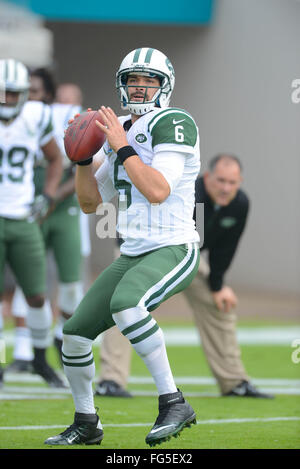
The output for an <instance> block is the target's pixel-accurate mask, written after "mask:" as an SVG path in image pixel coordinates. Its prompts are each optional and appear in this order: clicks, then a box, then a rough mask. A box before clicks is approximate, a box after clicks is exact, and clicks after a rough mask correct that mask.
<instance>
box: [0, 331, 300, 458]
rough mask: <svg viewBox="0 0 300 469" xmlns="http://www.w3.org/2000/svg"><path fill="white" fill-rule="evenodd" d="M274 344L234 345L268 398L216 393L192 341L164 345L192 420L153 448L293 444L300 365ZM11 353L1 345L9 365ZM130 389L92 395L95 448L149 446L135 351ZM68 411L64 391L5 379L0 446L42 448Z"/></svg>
mask: <svg viewBox="0 0 300 469" xmlns="http://www.w3.org/2000/svg"><path fill="white" fill-rule="evenodd" d="M169 326H170V324H167V323H166V324H164V325H163V327H166V328H168V327H169ZM241 326H242V327H244V328H245V330H244V332H245V331H246V330H248V329H249V330H252V332H253V330H254V329H255V330H258V329H259V327H260V325H259V324H258V323H255V324H251V323H249V322H247V324H246V323H245V324H244V325H243V324H242V325H241ZM269 326H270V324H266V323H264V324H263V325H262V327H264V328H266V329H264V330H262V331H263V333H265V331H267V330H268V327H269ZM294 326H295V328H296V329H297V331H299V325H293V324H291V323H287V324H279V325H277V326H276V327H277V329H278V331H279V332H280V331H281V333H282V335H284V333H285V332H286V331H287V329H286V328H287V327H288V328H291V327H292V328H293V327H294ZM179 327H180V324H177V328H179ZM184 327H186V325H184ZM272 327H273V325H272ZM274 327H275V326H274ZM171 329H174V327H172V328H171ZM181 331H182V329H181ZM273 332H274V329H273ZM266 337H267V335H266ZM287 340H288V339H287ZM246 342H247V341H246ZM274 342H275V343H273V344H272V343H269V344H268V345H264V344H263V343H257V344H256V343H252V344H251V345H250V344H247V343H244V344H241V349H242V355H243V361H244V364H245V366H246V369H247V371H248V373H249V374H250V376H251V377H252V379H253V381H254V384H256V385H257V386H259V388H260V389H263V390H265V391H268V392H272V393H274V394H275V399H274V400H262V399H258V400H256V399H245V398H228V397H227V398H224V397H219V395H218V388H217V386H216V384H215V382H214V380H213V379H212V376H211V374H210V371H209V369H208V367H207V364H206V361H205V357H204V356H203V353H202V351H201V348H200V347H199V345H194V344H192V345H184V344H181V345H168V353H169V359H170V362H171V366H172V369H173V373H174V376H175V377H176V382H177V385H178V386H179V387H180V389H181V390H182V391H183V392H184V394H185V396H186V397H187V399H188V400H189V402H190V404H191V405H192V406H193V408H194V410H195V411H196V413H197V425H193V426H192V427H191V428H189V429H185V430H184V431H183V432H182V434H181V435H180V437H179V438H177V439H175V438H173V439H172V440H170V441H169V442H167V443H164V444H162V445H161V446H160V447H156V449H158V448H159V449H162V450H167V449H182V450H184V449H202V448H206V449H217V448H218V449H239V448H243V449H246V448H264V449H272V448H285V449H296V448H300V363H293V361H292V358H291V356H292V352H293V351H294V349H293V348H292V347H291V344H290V343H286V344H284V343H281V344H278V343H276V340H275V341H274ZM98 354H99V348H98V346H95V348H94V357H95V362H96V365H97V367H98V360H97V357H98ZM10 356H11V347H10V346H8V347H7V361H8V362H9V360H10ZM299 357H300V353H299ZM49 358H50V360H51V362H52V364H53V365H54V366H58V360H57V358H56V355H55V351H54V350H50V351H49ZM129 389H130V390H131V391H132V393H133V394H134V398H132V399H118V398H107V397H105V398H103V397H102V398H100V397H97V398H96V399H95V405H96V406H97V407H99V415H100V418H101V421H102V424H103V428H104V435H105V436H104V440H103V442H102V444H101V446H100V447H96V448H99V449H100V450H101V449H102V448H103V449H108V450H109V449H114V450H121V449H144V448H148V447H147V445H146V444H145V442H144V439H145V436H146V434H147V433H148V431H149V430H150V428H151V426H152V424H153V422H154V420H155V418H156V416H157V397H156V392H155V386H154V384H153V382H152V380H151V379H150V377H149V374H148V372H147V369H146V367H145V366H144V364H143V362H142V361H141V360H140V358H139V357H138V356H137V355H136V354H135V353H134V354H133V361H132V369H131V377H130V382H129ZM73 414H74V408H73V401H72V398H71V397H70V393H69V390H67V391H65V392H62V391H58V390H51V389H49V388H48V387H47V386H46V385H44V384H43V383H42V382H41V381H40V379H39V378H38V377H37V376H34V375H29V374H28V375H23V377H19V378H18V377H17V376H15V375H13V376H10V377H7V379H6V380H5V385H4V387H3V388H2V389H0V448H2V449H3V448H7V449H16V448H18V449H23V448H34V449H38V448H48V449H49V447H46V446H44V444H43V442H44V440H45V439H46V438H47V437H49V436H51V435H54V434H57V433H59V432H61V431H63V430H64V429H65V427H66V426H68V425H70V424H71V423H72V421H73ZM53 448H55V447H53ZM72 448H74V447H72ZM78 448H95V447H81V446H79V447H78ZM67 449H70V448H67Z"/></svg>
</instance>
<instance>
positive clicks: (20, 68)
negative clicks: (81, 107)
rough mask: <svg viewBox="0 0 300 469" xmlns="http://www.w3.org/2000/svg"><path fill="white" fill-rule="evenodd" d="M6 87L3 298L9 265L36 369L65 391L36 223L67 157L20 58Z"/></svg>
mask: <svg viewBox="0 0 300 469" xmlns="http://www.w3.org/2000/svg"><path fill="white" fill-rule="evenodd" d="M0 83H1V84H3V85H4V87H5V102H4V103H1V104H0V294H1V295H2V293H3V276H4V265H5V263H8V264H9V266H10V268H11V269H12V271H13V273H14V275H15V277H16V279H17V282H18V283H19V285H20V286H21V288H22V290H23V292H24V295H25V297H26V300H27V303H28V317H27V324H28V327H29V328H30V330H31V334H32V341H33V347H34V359H33V368H34V370H35V372H37V373H39V374H40V375H41V376H43V378H44V379H46V381H47V382H48V383H50V384H51V385H55V386H63V383H62V381H61V380H60V379H59V377H58V376H57V375H56V374H55V372H54V371H53V370H52V368H51V367H50V366H49V365H48V363H47V362H46V357H45V352H46V348H47V346H48V344H49V330H50V327H51V324H52V312H51V309H50V306H49V304H48V302H47V301H45V296H44V294H45V290H46V284H45V280H46V275H45V274H46V272H45V249H44V243H43V240H42V237H41V233H40V230H39V227H38V225H37V223H35V221H34V217H36V216H37V215H38V212H39V211H42V212H43V214H46V212H47V211H48V209H49V208H50V206H51V204H52V200H53V198H54V195H55V193H56V189H57V186H58V183H59V181H60V179H61V174H62V161H61V159H62V156H61V152H60V150H59V148H58V146H57V144H56V142H55V139H54V136H53V128H52V120H51V111H50V108H49V107H48V106H46V105H44V104H43V103H32V102H29V101H27V98H28V90H29V77H28V71H27V69H26V67H25V66H24V65H23V64H22V63H21V62H18V61H16V60H14V59H6V60H1V61H0ZM40 148H41V149H42V150H43V152H44V153H45V155H46V158H47V160H48V162H49V165H48V169H47V174H46V178H45V184H44V187H43V204H42V205H39V206H38V207H37V205H35V204H34V192H35V189H34V183H33V167H34V158H35V155H36V153H37V152H38V151H39V149H40ZM32 215H33V217H32ZM0 308H1V306H0ZM0 314H1V312H0Z"/></svg>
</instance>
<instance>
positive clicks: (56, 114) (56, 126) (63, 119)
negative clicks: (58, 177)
mask: <svg viewBox="0 0 300 469" xmlns="http://www.w3.org/2000/svg"><path fill="white" fill-rule="evenodd" d="M50 108H51V112H52V125H53V135H54V138H55V140H56V142H57V145H58V146H59V149H60V151H61V154H62V155H63V161H62V163H63V167H64V169H66V168H68V167H69V166H70V165H71V164H72V163H71V160H70V159H69V158H68V157H67V155H66V150H65V145H64V136H65V134H64V131H65V130H66V128H67V127H68V121H69V120H70V119H72V118H73V117H74V116H75V114H78V113H80V112H81V106H76V105H73V104H61V103H53V104H51V105H50ZM37 160H38V165H41V166H45V167H46V165H47V163H46V162H45V160H44V155H43V152H42V151H40V152H39V153H38V156H37Z"/></svg>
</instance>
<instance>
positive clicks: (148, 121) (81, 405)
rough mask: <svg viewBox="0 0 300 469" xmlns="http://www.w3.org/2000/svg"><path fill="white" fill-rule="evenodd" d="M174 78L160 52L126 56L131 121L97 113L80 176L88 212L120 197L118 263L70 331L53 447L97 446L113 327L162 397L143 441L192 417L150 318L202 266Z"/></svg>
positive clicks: (189, 141)
mask: <svg viewBox="0 0 300 469" xmlns="http://www.w3.org/2000/svg"><path fill="white" fill-rule="evenodd" d="M174 81H175V77H174V70H173V67H172V65H171V63H170V61H169V60H168V58H167V57H166V56H165V55H164V54H163V53H161V52H160V51H158V50H155V49H152V48H140V49H136V50H134V51H132V52H131V53H129V54H128V55H127V56H126V57H125V59H124V60H123V62H122V64H121V66H120V69H119V71H118V73H117V89H118V92H119V96H120V101H121V105H122V108H123V109H126V110H128V111H129V112H130V114H129V115H127V116H123V117H120V118H117V116H116V115H115V113H114V112H113V111H112V110H111V109H110V108H108V107H103V106H102V107H101V110H100V111H99V112H100V115H101V117H102V119H103V120H104V122H105V125H102V124H100V123H99V126H100V128H101V129H102V130H103V132H105V134H106V137H107V141H106V143H105V144H104V146H103V152H104V154H105V161H104V163H103V164H102V165H101V166H100V168H99V170H98V171H97V172H96V174H95V175H94V174H93V170H92V165H91V163H92V158H90V159H88V160H86V161H84V162H81V163H80V164H79V165H78V167H77V170H76V191H77V194H78V197H79V202H80V205H81V207H82V209H83V210H84V211H85V212H87V213H92V212H94V211H95V210H96V208H97V206H98V205H99V204H101V203H104V202H108V201H109V200H111V198H112V197H113V196H114V195H115V194H116V193H117V192H118V193H119V218H118V231H119V232H120V235H121V236H122V238H123V239H124V243H123V244H122V246H121V256H120V257H119V258H118V259H116V260H115V261H114V262H113V263H112V264H111V265H110V266H109V267H108V268H107V269H105V270H104V272H102V274H101V275H100V276H99V277H98V279H97V280H96V281H95V282H94V284H93V285H92V287H91V288H90V289H89V291H88V292H87V294H86V296H85V297H84V299H83V300H82V301H81V303H80V305H79V306H78V308H77V309H76V312H75V314H74V315H73V316H72V317H71V319H69V320H68V321H67V322H66V324H65V326H64V341H63V363H64V370H65V373H66V375H67V378H68V380H69V383H70V385H71V390H72V394H73V398H74V403H75V420H74V423H73V425H71V427H69V428H68V429H67V430H65V431H64V432H63V433H61V434H60V435H58V436H54V437H50V438H48V439H47V440H46V442H45V443H46V444H49V445H56V444H59V445H73V444H83V443H86V444H92V443H100V442H101V440H102V438H103V431H102V427H101V423H100V420H99V417H98V416H97V414H96V413H95V408H94V398H93V390H92V380H93V377H94V372H95V367H94V361H93V354H92V343H93V340H94V339H95V338H96V337H97V336H98V335H99V334H100V333H101V332H103V331H105V330H107V329H109V328H110V327H112V326H113V325H115V324H116V325H117V326H118V328H119V329H120V330H121V331H122V333H123V334H124V335H125V336H126V337H127V338H128V339H129V340H130V342H131V344H132V346H133V347H134V349H135V350H136V352H137V353H138V354H139V356H140V357H141V358H142V359H143V361H144V363H145V364H146V366H147V368H148V369H149V371H150V373H151V375H152V377H153V379H154V381H155V384H156V386H157V390H158V394H159V415H158V418H157V419H156V422H155V424H154V426H153V428H152V430H151V431H150V432H149V434H148V435H147V437H146V443H147V444H149V445H150V446H153V445H155V444H159V443H161V442H163V441H166V440H167V439H169V438H170V437H171V436H177V435H178V434H179V432H180V431H181V430H182V429H183V428H184V427H186V426H190V425H191V423H196V415H195V412H194V410H193V409H192V408H191V406H190V405H189V404H188V403H187V402H186V401H185V400H184V398H183V396H182V393H181V392H180V391H179V390H178V389H177V387H176V385H175V382H174V379H173V376H172V372H171V369H170V365H169V361H168V357H167V352H166V348H165V343H164V337H163V333H162V331H161V329H160V328H159V326H158V325H157V323H156V321H155V320H154V318H153V317H152V316H151V314H150V312H151V311H153V310H154V309H156V308H157V307H158V306H159V305H160V304H161V302H162V301H164V300H166V299H167V298H169V297H170V296H172V295H174V294H175V293H178V292H180V291H182V290H183V289H184V288H186V287H187V286H188V285H189V284H190V283H191V281H192V279H193V278H194V276H195V275H196V272H197V269H198V264H199V246H198V241H199V236H198V233H197V231H196V229H195V225H194V222H193V210H194V183H195V179H196V177H197V175H198V173H199V170H200V153H199V137H198V130H197V127H196V125H195V122H194V120H193V118H192V117H191V116H190V115H189V114H188V113H187V112H186V111H183V110H181V109H176V108H168V107H167V106H168V103H169V100H170V96H171V93H172V91H173V87H174Z"/></svg>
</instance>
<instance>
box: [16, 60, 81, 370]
mask: <svg viewBox="0 0 300 469" xmlns="http://www.w3.org/2000/svg"><path fill="white" fill-rule="evenodd" d="M70 87H71V88H70ZM56 91H57V89H56V84H55V81H54V78H53V75H52V73H51V72H50V71H49V70H47V69H45V68H39V69H36V70H34V71H32V72H31V74H30V92H29V99H30V100H32V101H41V102H44V103H46V104H48V105H49V106H50V108H51V112H52V122H53V132H54V137H55V139H56V142H57V144H58V145H59V147H60V150H61V153H62V154H63V155H64V158H63V168H64V172H63V177H62V181H61V183H60V185H59V187H58V189H57V191H56V194H55V198H54V203H53V206H52V210H51V213H50V214H49V215H48V216H47V217H46V218H45V219H44V220H42V222H41V224H40V227H41V231H42V235H43V239H44V242H45V246H46V249H47V250H49V251H52V253H53V256H54V261H55V267H56V268H57V274H58V280H59V283H58V299H57V306H58V318H57V323H56V327H55V329H54V344H55V346H56V348H57V350H58V352H59V356H61V346H62V328H63V324H64V322H65V321H66V319H68V318H69V317H70V315H71V314H72V312H73V311H74V310H75V308H76V306H77V305H78V303H79V301H80V300H81V298H82V296H83V288H82V282H81V260H82V255H81V251H82V249H81V236H80V212H81V210H80V208H79V205H78V200H77V197H76V194H75V182H74V167H73V165H72V164H71V162H70V160H69V159H68V158H67V156H66V155H65V150H64V143H63V137H64V129H65V128H66V127H67V124H68V120H69V119H70V118H71V117H72V116H74V115H75V114H77V113H78V112H80V110H81V103H79V102H77V103H74V102H73V103H72V104H71V103H70V104H65V103H61V102H56V99H57V97H56ZM58 91H59V93H58V95H59V96H58V98H59V99H60V100H64V96H65V93H66V99H67V101H70V99H71V98H72V95H73V98H74V97H75V98H77V99H78V98H80V93H79V91H80V90H78V89H77V87H75V85H71V84H69V85H64V86H62V87H59V88H58ZM75 91H76V95H75V96H74V92H75ZM71 92H72V95H71ZM46 168H47V161H46V160H45V158H44V154H43V152H40V153H39V155H38V159H37V164H36V166H35V176H34V183H35V194H36V196H38V197H41V194H42V191H43V186H44V180H45V174H46ZM49 260H51V259H49ZM50 265H51V266H52V263H50ZM53 273H54V272H51V269H50V272H49V274H50V275H51V274H53ZM54 274H55V273H54ZM51 277H53V275H51ZM50 284H51V282H50ZM22 301H23V300H22V295H21V294H20V291H19V290H17V291H16V293H15V296H14V301H13V307H12V310H13V314H14V315H15V316H16V325H17V331H18V329H20V328H22V331H24V328H25V327H26V323H25V317H26V309H27V308H26V305H22ZM23 303H24V301H23ZM22 313H23V314H22ZM18 337H19V335H18V334H16V340H15V358H16V360H15V361H14V362H13V363H12V364H11V366H10V371H12V370H13V371H16V370H24V369H25V368H26V366H25V365H26V361H25V360H24V358H23V359H22V358H21V357H22V355H21V353H23V354H24V356H26V355H27V356H28V355H29V354H28V352H27V351H26V350H24V345H23V347H22V349H21V347H20V346H19V344H18ZM21 342H22V343H24V333H23V334H22V335H21ZM27 346H28V347H30V343H29V344H28V345H27ZM17 353H18V355H17ZM27 363H29V364H30V362H28V361H27Z"/></svg>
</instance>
